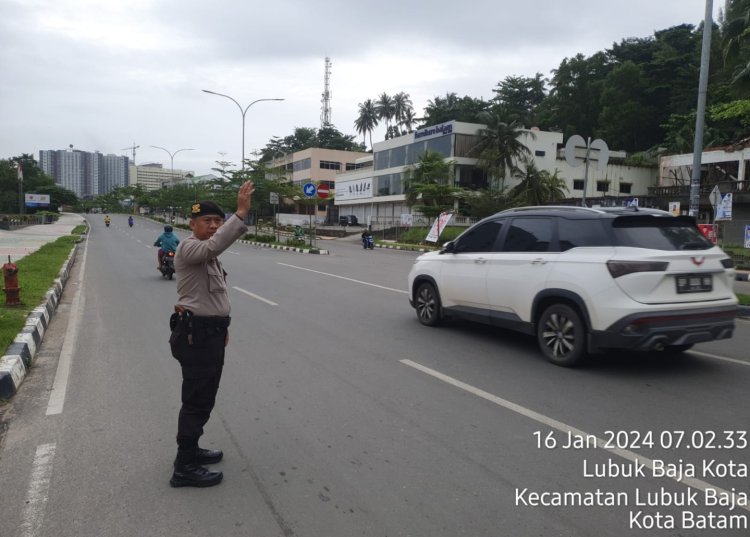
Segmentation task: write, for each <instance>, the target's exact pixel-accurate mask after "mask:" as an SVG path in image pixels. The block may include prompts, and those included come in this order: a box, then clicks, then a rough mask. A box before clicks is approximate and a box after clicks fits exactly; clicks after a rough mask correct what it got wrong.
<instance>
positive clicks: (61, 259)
mask: <svg viewBox="0 0 750 537" xmlns="http://www.w3.org/2000/svg"><path fill="white" fill-rule="evenodd" d="M78 240H80V239H79V236H78V235H75V236H74V235H70V236H65V237H60V238H59V239H57V240H56V241H54V242H49V243H47V244H45V245H44V246H42V247H41V248H39V249H38V250H37V251H36V252H34V253H31V254H29V255H27V256H24V257H22V258H21V259H19V260H18V261H16V266H17V267H18V286H19V287H20V288H21V292H20V298H21V304H20V305H18V306H8V305H6V304H5V302H6V301H5V295H4V294H3V296H2V304H0V349H1V350H2V351H3V352H2V354H5V350H6V349H7V348H8V347H9V346H10V344H11V343H13V340H14V339H15V338H16V336H17V335H18V333H19V332H20V331H21V329H22V328H23V327H24V326H25V325H26V317H28V315H29V313H31V312H32V311H33V310H34V308H37V307H39V305H40V304H41V303H42V299H43V298H44V295H45V294H47V291H49V290H50V288H51V287H52V285H53V284H54V283H55V279H56V278H57V277H58V276H59V274H60V270H61V269H62V267H63V264H64V263H65V260H66V259H68V256H69V255H70V251H71V250H72V248H73V246H74V245H75V243H76V242H77V241H78Z"/></svg>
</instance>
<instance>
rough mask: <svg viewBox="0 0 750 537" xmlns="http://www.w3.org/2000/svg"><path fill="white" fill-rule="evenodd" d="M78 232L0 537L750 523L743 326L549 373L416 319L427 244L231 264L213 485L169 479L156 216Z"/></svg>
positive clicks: (18, 438)
mask: <svg viewBox="0 0 750 537" xmlns="http://www.w3.org/2000/svg"><path fill="white" fill-rule="evenodd" d="M90 223H91V226H92V229H91V232H90V235H89V239H88V241H87V242H86V243H85V248H81V249H80V251H79V255H78V258H77V262H76V264H75V267H74V271H73V274H72V275H71V278H70V280H69V283H68V285H67V288H66V291H65V293H64V295H63V300H62V303H61V305H60V307H59V309H58V314H57V315H56V316H55V318H54V321H53V323H52V325H51V327H50V330H48V332H47V335H46V336H45V341H44V343H43V345H42V347H41V349H40V351H39V354H38V357H37V360H36V362H35V366H34V368H33V369H32V370H31V372H30V374H29V375H28V376H27V378H26V380H25V382H24V384H23V385H22V387H21V390H20V392H19V394H18V395H17V396H16V397H14V398H13V399H12V400H11V402H10V403H8V404H7V405H5V407H4V412H3V416H4V425H5V427H6V430H5V433H4V434H3V440H2V444H0V496H1V497H2V501H0V536H2V537H104V536H106V537H110V536H112V537H114V536H128V537H130V536H166V537H172V536H174V537H177V536H180V537H181V536H186V535H196V536H202V537H208V536H216V537H229V536H261V537H273V536H287V537H289V536H305V537H307V536H309V537H352V536H355V535H366V536H389V537H395V536H416V537H443V536H444V537H456V536H482V537H485V536H486V537H504V536H508V537H516V536H518V537H526V536H543V537H547V536H550V537H551V536H571V537H574V536H575V537H584V536H592V537H601V536H603V535H607V536H615V537H618V536H629V535H665V536H667V535H670V536H671V535H680V536H711V537H714V536H725V535H726V536H735V535H736V536H739V535H745V536H746V535H748V531H750V530H748V529H747V528H748V519H749V518H750V511H749V510H748V509H749V508H748V506H747V497H746V494H747V493H748V492H750V486H748V483H749V482H750V481H748V478H747V466H748V465H750V433H748V423H750V409H749V406H750V405H748V404H747V403H748V386H750V361H749V358H748V352H747V349H748V348H750V323H748V321H745V320H740V321H738V323H737V332H736V335H735V338H733V339H732V340H728V341H723V342H715V343H711V344H703V345H698V346H696V347H695V350H694V351H691V352H690V353H687V354H685V355H684V356H680V357H668V356H664V355H659V354H648V355H645V354H643V355H642V354H632V353H611V354H608V355H604V356H600V357H597V358H596V359H595V360H594V361H592V362H591V363H590V364H589V365H588V366H586V367H584V368H581V369H564V368H559V367H555V366H553V365H551V364H549V363H548V362H546V361H545V360H544V359H543V358H542V356H541V354H540V352H539V351H538V350H537V348H536V345H535V342H534V341H533V340H532V339H530V338H528V337H526V336H522V335H518V334H515V333H512V332H507V331H500V330H497V329H493V328H489V327H484V326H476V325H471V324H468V323H462V322H453V323H450V324H448V325H446V326H444V327H440V328H427V327H423V326H421V325H419V324H418V322H417V320H416V316H415V314H414V311H413V310H412V309H411V308H410V307H409V305H408V301H407V294H406V292H405V286H406V275H407V273H408V270H409V268H410V266H411V264H412V261H413V259H414V257H415V256H416V255H417V254H413V253H407V252H397V251H389V250H375V251H364V250H362V249H361V247H360V246H359V245H358V243H357V242H354V241H352V242H346V241H336V242H335V243H333V244H331V246H330V249H331V250H332V255H329V256H317V255H302V254H294V253H290V252H284V251H278V250H270V249H263V248H257V247H252V246H248V245H243V244H239V243H238V244H236V245H234V246H233V247H232V248H231V249H230V250H229V251H228V252H226V253H225V254H224V255H223V256H222V261H223V263H224V265H225V268H226V269H227V271H228V272H229V280H228V281H229V285H230V293H231V299H232V304H233V311H232V326H231V327H230V344H229V348H228V353H227V359H226V367H225V370H224V378H223V379H222V385H221V389H220V392H219V398H218V401H217V406H216V409H215V410H214V413H213V416H212V418H211V421H210V422H209V424H208V426H207V428H206V434H205V435H204V437H203V441H202V444H203V445H204V446H205V447H210V448H221V449H223V450H224V452H225V459H224V461H222V462H221V463H220V464H218V465H216V468H218V469H221V470H222V471H223V472H224V474H225V477H224V481H223V482H222V483H221V484H220V485H219V486H217V487H213V488H210V489H190V488H184V489H172V488H170V487H169V484H168V480H169V477H170V475H171V463H172V460H173V458H174V455H175V441H174V436H175V432H176V421H177V411H178V409H179V394H180V372H179V367H178V364H177V363H176V361H175V360H174V359H173V358H172V357H171V355H170V353H169V348H168V344H167V339H168V336H169V334H168V326H167V325H168V318H169V315H170V313H171V310H172V305H173V304H174V301H175V296H176V295H175V282H174V281H166V280H163V279H162V278H161V276H160V274H159V273H158V272H157V271H156V268H155V266H156V252H155V250H154V249H153V248H152V247H151V244H152V243H153V241H154V240H155V239H156V237H157V236H158V234H159V233H160V227H159V226H157V225H156V224H153V223H150V222H147V221H145V220H140V219H139V220H137V223H136V226H135V227H134V228H132V229H130V228H128V226H127V222H126V219H125V217H124V216H120V215H115V216H114V217H113V222H112V226H111V227H110V228H109V229H107V228H105V227H104V224H103V222H101V219H99V218H95V219H91V220H90ZM183 236H184V235H183ZM732 493H734V495H732ZM743 494H744V495H745V496H744V498H745V501H744V503H743V501H742V498H743ZM725 526H726V527H725Z"/></svg>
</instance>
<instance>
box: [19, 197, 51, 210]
mask: <svg viewBox="0 0 750 537" xmlns="http://www.w3.org/2000/svg"><path fill="white" fill-rule="evenodd" d="M24 199H25V202H26V207H49V194H25V195H24Z"/></svg>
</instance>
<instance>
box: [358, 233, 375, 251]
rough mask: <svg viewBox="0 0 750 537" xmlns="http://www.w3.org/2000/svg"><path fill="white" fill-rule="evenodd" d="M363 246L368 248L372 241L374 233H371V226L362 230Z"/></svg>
mask: <svg viewBox="0 0 750 537" xmlns="http://www.w3.org/2000/svg"><path fill="white" fill-rule="evenodd" d="M361 236H362V247H363V248H364V249H367V245H368V244H369V243H370V241H372V240H373V239H372V233H370V229H369V228H365V230H364V231H363V232H362V235H361Z"/></svg>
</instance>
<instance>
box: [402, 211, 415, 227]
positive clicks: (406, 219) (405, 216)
mask: <svg viewBox="0 0 750 537" xmlns="http://www.w3.org/2000/svg"><path fill="white" fill-rule="evenodd" d="M413 223H414V217H413V216H412V215H411V213H401V225H402V226H403V227H411V226H412V224H413Z"/></svg>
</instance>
